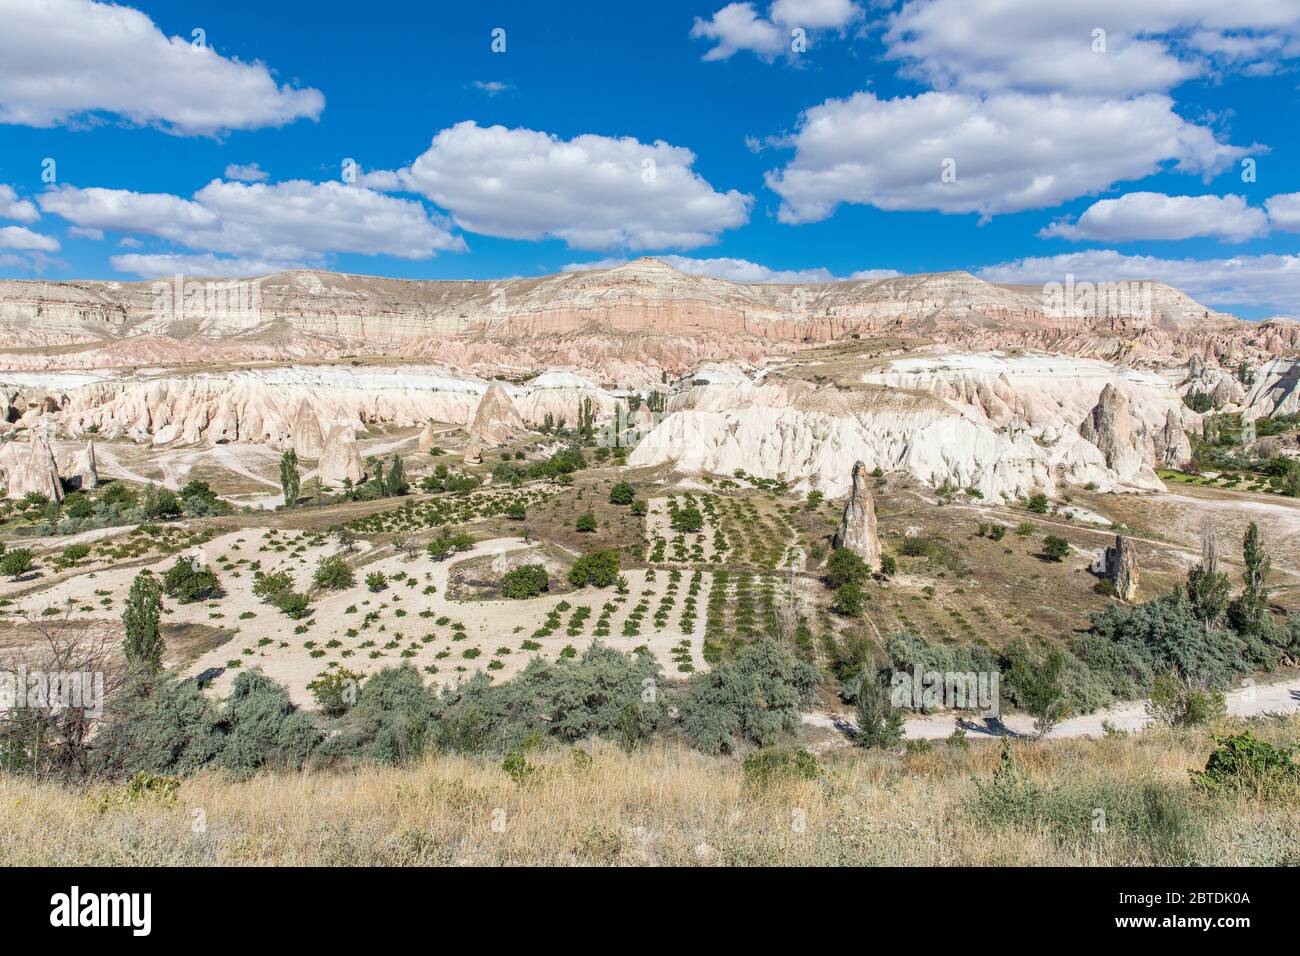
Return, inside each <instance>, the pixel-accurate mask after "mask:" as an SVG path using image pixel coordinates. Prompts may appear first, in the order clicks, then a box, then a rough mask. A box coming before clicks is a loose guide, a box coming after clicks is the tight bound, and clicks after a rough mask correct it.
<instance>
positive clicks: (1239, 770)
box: [1191, 730, 1300, 794]
mask: <svg viewBox="0 0 1300 956" xmlns="http://www.w3.org/2000/svg"><path fill="white" fill-rule="evenodd" d="M1214 740H1215V743H1216V744H1218V746H1217V747H1215V749H1214V751H1213V752H1212V753H1211V754H1210V757H1209V759H1208V760H1207V761H1206V762H1205V769H1204V770H1193V771H1191V777H1192V780H1193V781H1194V782H1196V783H1198V784H1200V785H1201V786H1202V787H1204V788H1205V789H1207V790H1213V791H1226V790H1250V791H1253V792H1255V793H1257V794H1259V793H1266V792H1268V791H1270V790H1274V789H1277V788H1278V787H1279V786H1281V787H1283V788H1285V789H1287V790H1289V789H1290V788H1292V787H1295V786H1297V785H1300V764H1297V763H1296V760H1295V757H1296V748H1295V747H1286V748H1283V747H1274V746H1273V745H1272V744H1270V743H1269V742H1268V741H1266V740H1259V739H1258V738H1256V737H1255V735H1254V734H1253V733H1252V732H1251V731H1249V730H1246V731H1243V732H1242V733H1240V734H1231V735H1229V736H1226V737H1216V738H1214Z"/></svg>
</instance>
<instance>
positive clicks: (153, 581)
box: [122, 568, 167, 672]
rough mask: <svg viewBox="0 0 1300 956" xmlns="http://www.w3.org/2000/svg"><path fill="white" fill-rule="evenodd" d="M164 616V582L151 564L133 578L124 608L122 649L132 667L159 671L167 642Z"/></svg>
mask: <svg viewBox="0 0 1300 956" xmlns="http://www.w3.org/2000/svg"><path fill="white" fill-rule="evenodd" d="M161 617H162V586H161V585H160V584H159V583H158V579H157V578H155V577H154V576H153V573H152V572H151V571H149V570H148V569H147V568H146V569H145V570H143V571H141V572H140V573H139V574H137V575H136V576H135V579H134V580H132V581H131V590H130V591H129V592H128V593H127V596H126V607H125V608H124V609H123V610H122V630H123V634H124V637H123V640H122V651H123V653H124V654H125V656H126V660H127V663H128V664H130V665H131V666H132V667H143V668H145V669H147V670H149V671H151V672H152V671H157V670H159V669H160V668H161V667H162V656H163V651H164V650H166V647H167V645H166V644H165V643H164V642H163V637H162V630H161V628H160V627H159V621H160V619H161Z"/></svg>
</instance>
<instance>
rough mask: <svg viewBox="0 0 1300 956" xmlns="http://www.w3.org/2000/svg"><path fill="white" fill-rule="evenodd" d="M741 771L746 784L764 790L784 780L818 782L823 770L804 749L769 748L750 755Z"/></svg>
mask: <svg viewBox="0 0 1300 956" xmlns="http://www.w3.org/2000/svg"><path fill="white" fill-rule="evenodd" d="M740 771H741V774H742V776H743V778H744V781H745V783H746V784H748V785H749V786H752V787H757V788H759V789H764V788H767V787H769V786H771V785H772V784H774V783H777V782H779V781H782V780H816V779H817V778H818V777H819V776H820V775H821V772H822V768H821V765H820V764H818V763H817V758H816V757H815V756H813V755H812V754H811V753H809V752H808V751H806V750H804V749H803V748H799V749H798V750H786V749H783V748H769V749H765V750H756V751H754V752H753V753H751V754H748V755H747V756H746V757H745V760H744V762H743V763H742V764H741V765H740Z"/></svg>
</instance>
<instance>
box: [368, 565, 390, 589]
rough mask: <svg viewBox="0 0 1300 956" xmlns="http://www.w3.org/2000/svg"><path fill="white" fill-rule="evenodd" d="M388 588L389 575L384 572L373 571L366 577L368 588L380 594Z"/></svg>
mask: <svg viewBox="0 0 1300 956" xmlns="http://www.w3.org/2000/svg"><path fill="white" fill-rule="evenodd" d="M386 587H388V575H386V574H384V572H383V571H371V572H370V573H369V574H367V575H366V588H367V589H369V590H370V591H373V592H374V593H376V594H378V593H379V592H380V591H382V590H383V589H384V588H386Z"/></svg>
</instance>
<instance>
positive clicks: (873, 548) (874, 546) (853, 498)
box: [834, 461, 880, 570]
mask: <svg viewBox="0 0 1300 956" xmlns="http://www.w3.org/2000/svg"><path fill="white" fill-rule="evenodd" d="M852 480H853V491H852V492H851V493H850V494H849V500H848V502H847V503H846V504H845V505H844V515H843V516H842V517H841V518H840V526H839V529H838V530H837V531H836V532H835V538H834V545H835V547H837V548H848V549H849V550H850V551H853V552H855V553H856V554H857V555H858V556H859V557H860V558H862V560H863V561H865V562H866V563H867V566H868V567H870V568H871V569H872V570H875V567H876V565H877V564H879V563H880V538H879V537H878V536H877V535H876V502H875V498H874V497H873V495H872V493H871V476H870V475H869V474H867V466H866V465H864V464H863V463H862V462H860V461H859V462H856V463H855V464H854V465H853V475H852Z"/></svg>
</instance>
